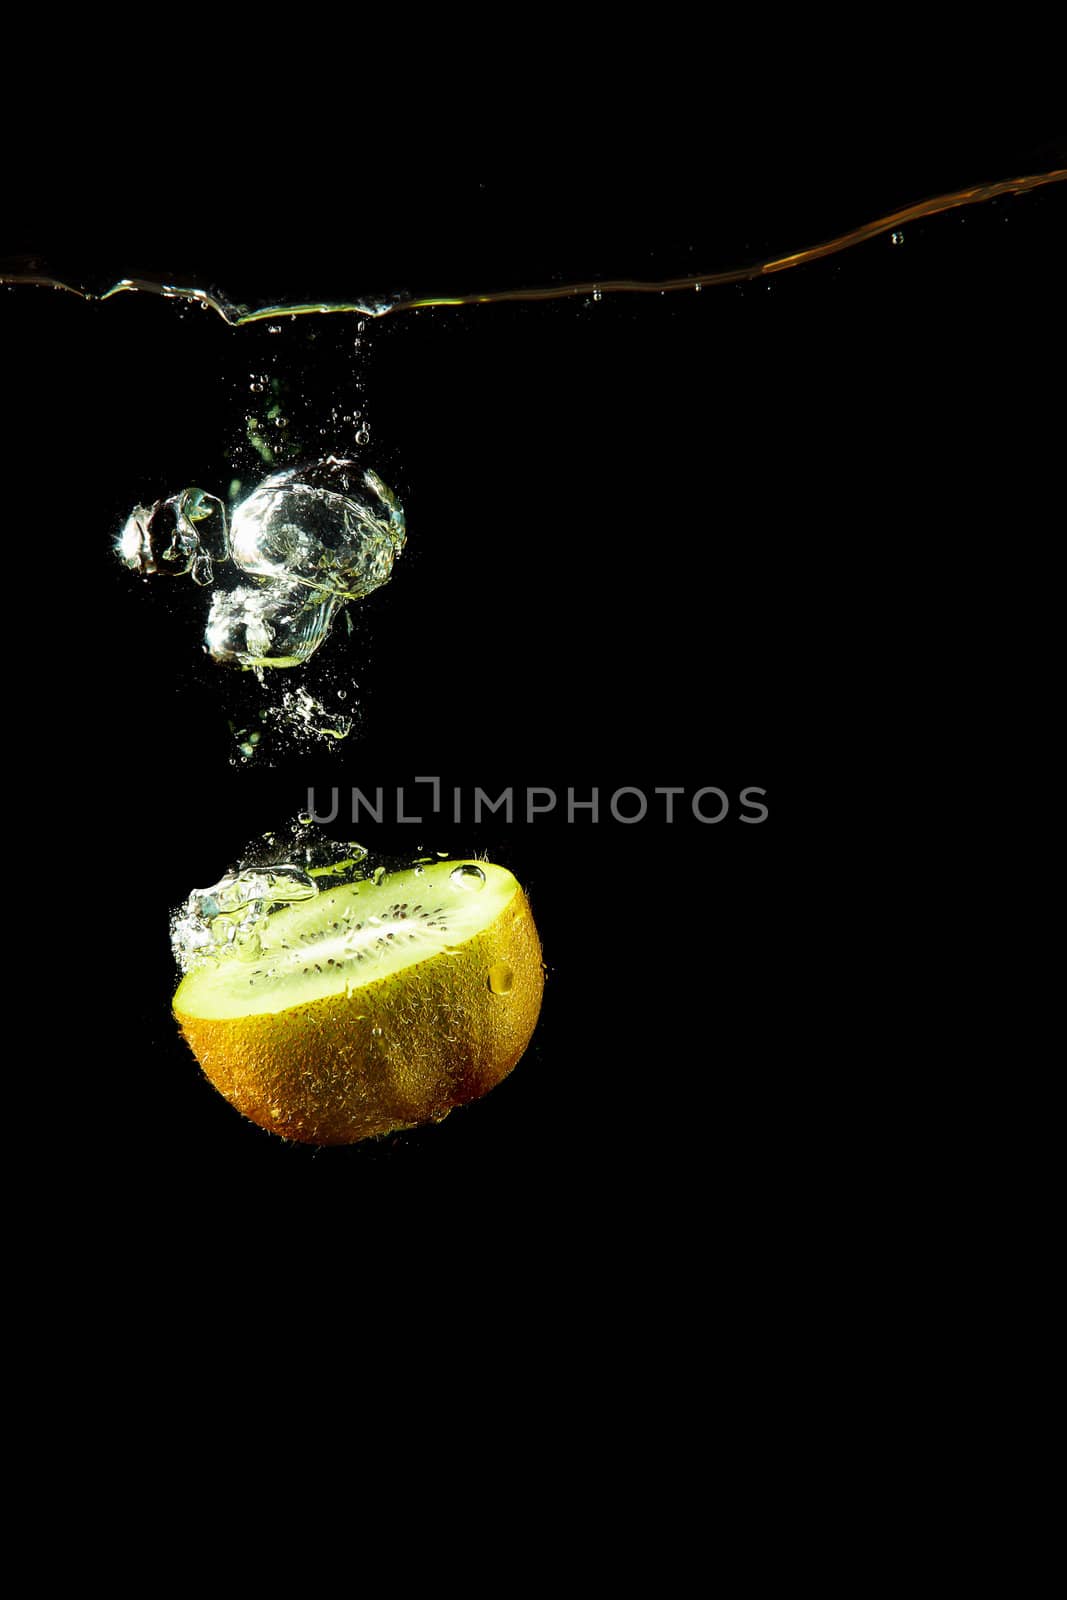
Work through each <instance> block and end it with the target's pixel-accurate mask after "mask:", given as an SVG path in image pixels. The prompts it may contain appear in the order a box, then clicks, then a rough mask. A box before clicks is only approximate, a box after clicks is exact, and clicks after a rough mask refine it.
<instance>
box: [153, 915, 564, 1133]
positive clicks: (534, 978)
mask: <svg viewBox="0 0 1067 1600" xmlns="http://www.w3.org/2000/svg"><path fill="white" fill-rule="evenodd" d="M499 964H504V965H506V966H508V967H510V968H511V971H512V973H513V982H512V985H511V989H510V991H509V992H508V993H507V994H497V993H494V992H493V990H492V989H491V988H490V985H489V971H490V968H492V967H494V966H498V965H499ZM543 988H544V971H543V967H542V964H541V945H540V941H539V940H538V937H537V930H536V928H535V927H534V922H533V917H532V915H531V913H530V906H529V903H528V901H527V899H526V896H525V895H524V894H523V892H522V890H521V889H518V888H517V889H516V893H515V894H514V895H513V897H512V899H511V900H510V901H509V902H508V904H507V906H505V908H504V910H503V911H502V912H501V913H500V915H499V916H498V917H497V918H496V921H495V922H493V923H491V924H490V925H489V927H488V928H485V929H484V930H483V931H482V932H481V933H480V934H478V935H477V936H476V937H475V938H473V939H471V940H469V941H468V942H467V943H466V944H464V945H462V946H460V947H458V948H457V950H456V952H455V953H454V954H451V955H444V954H439V955H436V956H433V957H430V958H428V959H427V960H426V961H422V962H419V963H418V964H417V965H416V966H412V967H406V968H405V969H404V970H403V971H402V972H396V973H393V974H392V975H390V976H388V977H385V978H380V979H379V980H378V981H377V982H376V983H372V984H368V985H367V986H366V987H365V988H361V989H358V990H356V991H355V993H353V994H352V995H350V996H348V997H346V996H345V995H335V996H331V997H330V998H328V999H325V1000H317V1001H314V1002H312V1003H311V1004H309V1005H306V1006H294V1007H292V1008H291V1009H290V1010H288V1011H282V1012H278V1013H275V1014H274V1015H270V1016H261V1017H246V1018H243V1019H234V1020H231V1021H205V1020H203V1019H201V1018H198V1017H191V1016H187V1015H185V1016H183V1015H182V1014H181V1013H180V1012H179V1011H178V1010H177V1008H175V1016H176V1017H177V1019H178V1022H179V1023H180V1024H181V1029H182V1033H183V1034H184V1036H185V1038H186V1040H187V1042H188V1044H189V1046H190V1048H191V1049H192V1052H193V1054H194V1055H195V1056H196V1058H197V1060H198V1061H199V1063H200V1065H201V1067H202V1068H203V1070H204V1073H205V1075H206V1076H207V1077H208V1078H209V1079H210V1081H211V1082H212V1083H213V1084H214V1085H215V1087H216V1089H218V1090H219V1091H220V1093H222V1094H224V1095H225V1096H226V1098H227V1100H229V1101H230V1103H231V1104H232V1105H234V1106H236V1108H237V1110H238V1111H240V1112H242V1113H243V1114H244V1115H245V1116H246V1117H248V1118H250V1119H251V1121H252V1122H255V1123H258V1124H259V1126H260V1127H261V1128H268V1129H269V1130H270V1132H271V1133H278V1134H281V1135H282V1136H283V1137H284V1138H286V1139H296V1140H299V1141H300V1142H301V1143H303V1144H320V1145H332V1144H354V1143H355V1142H356V1141H357V1140H359V1139H367V1138H370V1137H372V1136H373V1135H374V1134H381V1133H391V1132H393V1131H395V1130H396V1129H398V1128H410V1127H414V1126H416V1125H418V1124H419V1123H423V1122H440V1121H441V1119H442V1118H443V1117H446V1116H447V1115H448V1113H449V1112H450V1111H451V1110H452V1109H453V1108H454V1107H455V1106H459V1105H464V1104H465V1103H466V1102H467V1101H468V1100H476V1099H477V1098H478V1097H479V1096H480V1095H483V1094H485V1093H486V1092H487V1091H488V1090H489V1089H492V1088H493V1087H494V1085H495V1084H497V1083H499V1082H500V1081H501V1079H502V1078H506V1077H507V1075H508V1073H509V1072H510V1071H511V1069H512V1068H513V1067H514V1066H515V1064H516V1062H517V1061H518V1060H519V1058H520V1056H521V1055H522V1053H523V1051H524V1050H525V1049H526V1046H527V1044H528V1043H529V1041H530V1037H531V1035H532V1033H533V1030H534V1027H535V1025H536V1023H537V1018H538V1014H539V1012H540V1009H541V994H542V990H543ZM376 1030H380V1032H377V1031H376Z"/></svg>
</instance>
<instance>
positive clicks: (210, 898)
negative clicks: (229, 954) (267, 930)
mask: <svg viewBox="0 0 1067 1600" xmlns="http://www.w3.org/2000/svg"><path fill="white" fill-rule="evenodd" d="M317 894H318V886H317V885H316V884H315V882H314V880H313V879H311V878H310V877H309V876H308V874H307V873H306V872H304V871H303V870H302V869H301V868H299V867H296V866H293V865H292V864H291V863H289V862H279V863H276V864H274V865H271V866H266V867H246V868H244V869H243V870H241V871H238V872H233V873H227V874H226V876H225V877H223V878H221V879H220V880H219V882H218V883H215V884H212V885H211V887H210V888H208V889H194V890H193V892H192V894H191V895H190V896H189V898H188V900H187V901H186V903H185V906H184V907H183V908H182V909H181V911H179V912H177V913H176V915H175V916H174V918H173V919H172V921H171V947H172V949H173V951H174V956H175V959H176V961H177V962H178V965H179V966H180V967H181V969H182V971H183V972H187V971H188V970H189V969H190V967H192V966H194V965H196V964H198V963H199V962H202V961H205V960H208V961H210V960H213V959H217V957H218V955H219V953H220V952H225V951H226V950H227V949H228V948H231V947H232V948H233V950H234V953H235V955H236V956H237V958H238V959H239V960H249V961H254V960H255V959H256V957H257V956H258V955H259V952H260V948H261V946H260V940H259V934H258V932H257V931H256V924H257V923H258V922H259V920H260V918H261V917H262V916H263V915H264V914H265V912H266V911H267V910H269V909H270V907H271V906H275V905H288V904H292V903H294V902H296V901H299V900H311V899H313V898H314V897H315V895H317Z"/></svg>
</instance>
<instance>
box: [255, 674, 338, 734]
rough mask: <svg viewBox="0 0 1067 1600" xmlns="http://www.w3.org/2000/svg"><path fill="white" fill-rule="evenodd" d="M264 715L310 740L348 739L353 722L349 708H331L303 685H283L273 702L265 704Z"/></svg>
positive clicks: (291, 731) (270, 720) (288, 730)
mask: <svg viewBox="0 0 1067 1600" xmlns="http://www.w3.org/2000/svg"><path fill="white" fill-rule="evenodd" d="M340 697H343V696H339V698H340ZM263 716H264V719H265V720H266V721H269V722H272V723H274V724H276V725H278V726H282V727H284V728H285V729H286V730H287V732H289V733H295V734H296V735H298V736H299V737H303V738H306V739H309V740H310V739H317V740H334V741H340V740H342V739H347V738H348V735H349V734H350V733H351V732H352V728H353V726H354V723H355V718H354V716H353V714H352V712H351V711H349V710H344V711H341V710H336V709H335V710H331V709H330V708H329V707H328V706H326V705H325V704H324V703H323V701H322V700H319V699H316V697H315V696H314V695H313V694H311V693H310V692H309V691H308V690H307V689H306V688H303V687H301V688H299V689H286V690H285V691H284V692H283V693H282V695H281V697H280V699H279V700H278V701H277V702H276V703H275V704H273V705H271V706H269V707H267V709H266V710H265V711H264V712H263Z"/></svg>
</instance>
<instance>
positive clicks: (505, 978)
mask: <svg viewBox="0 0 1067 1600" xmlns="http://www.w3.org/2000/svg"><path fill="white" fill-rule="evenodd" d="M514 982H515V974H514V972H512V970H511V968H510V967H509V966H508V964H507V962H506V961H498V962H497V963H496V964H495V966H492V967H490V968H489V987H490V989H491V990H492V991H493V993H494V994H510V993H511V987H512V984H513V983H514Z"/></svg>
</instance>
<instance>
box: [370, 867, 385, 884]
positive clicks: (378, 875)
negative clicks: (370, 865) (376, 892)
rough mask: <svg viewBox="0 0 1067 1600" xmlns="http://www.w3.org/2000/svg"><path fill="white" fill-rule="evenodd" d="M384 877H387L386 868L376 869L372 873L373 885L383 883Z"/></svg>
mask: <svg viewBox="0 0 1067 1600" xmlns="http://www.w3.org/2000/svg"><path fill="white" fill-rule="evenodd" d="M384 877H385V868H384V867H375V869H374V871H373V872H372V873H371V882H372V883H376V884H377V883H381V881H382V879H383V878H384Z"/></svg>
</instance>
